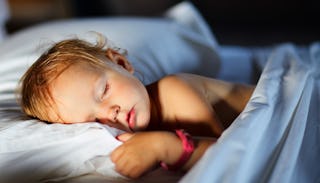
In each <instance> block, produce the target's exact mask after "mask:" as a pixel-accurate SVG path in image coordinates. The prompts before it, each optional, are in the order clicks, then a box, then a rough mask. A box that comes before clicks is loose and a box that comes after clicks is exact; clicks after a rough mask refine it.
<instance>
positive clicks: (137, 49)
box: [0, 2, 220, 84]
mask: <svg viewBox="0 0 320 183" xmlns="http://www.w3.org/2000/svg"><path fill="white" fill-rule="evenodd" d="M90 31H96V32H99V33H102V34H103V35H105V36H106V37H107V39H108V40H111V41H112V42H113V43H114V44H115V45H116V46H118V47H120V48H124V49H126V50H128V58H129V60H130V61H131V62H132V64H133V65H134V67H135V69H136V70H137V71H138V73H139V74H137V76H138V77H139V78H141V79H143V82H144V83H145V84H147V83H150V82H153V81H155V80H157V79H159V78H161V77H163V76H164V75H167V74H172V73H177V72H190V73H196V74H201V75H206V76H211V77H213V76H216V73H217V70H218V69H219V65H220V63H219V58H218V55H217V53H216V51H215V47H216V46H217V44H216V41H215V39H214V36H213V35H212V34H211V32H210V30H209V28H208V26H207V24H206V23H205V21H204V20H203V19H202V17H201V16H200V14H199V13H198V12H197V10H196V9H195V8H194V7H193V6H192V5H191V4H189V3H186V2H185V3H181V4H179V5H177V6H176V7H174V8H172V9H171V10H169V11H168V12H167V14H166V15H165V18H141V17H140V18H138V17H135V18H132V17H131V18H129V17H121V18H119V17H108V18H94V19H92V18H90V19H75V20H63V21H56V22H49V23H45V24H41V25H37V26H34V27H31V28H28V29H26V30H23V31H21V32H19V33H17V34H15V35H13V36H11V37H10V38H9V39H8V40H6V42H5V43H4V44H2V45H1V46H0V50H1V51H0V58H1V57H3V58H7V59H6V61H8V59H15V58H16V57H19V58H22V57H25V59H24V60H25V61H24V62H28V65H31V63H32V62H34V61H35V59H36V58H37V57H38V56H39V55H40V53H42V52H43V51H44V49H39V47H43V46H45V45H47V46H45V47H48V43H52V42H56V41H58V40H62V39H67V38H72V37H75V36H77V37H80V38H84V39H87V40H89V41H94V40H92V38H95V37H94V36H92V34H88V33H89V32H90ZM8 57H9V58H8ZM2 61H3V60H2ZM141 74H142V75H143V78H142V76H141Z"/></svg>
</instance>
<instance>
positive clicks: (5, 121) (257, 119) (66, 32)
mask: <svg viewBox="0 0 320 183" xmlns="http://www.w3.org/2000/svg"><path fill="white" fill-rule="evenodd" d="M91 31H96V32H99V33H102V34H104V35H105V36H107V38H108V40H109V41H110V42H111V43H112V44H115V45H116V46H118V47H120V48H125V49H126V50H127V51H128V58H129V60H130V61H131V62H132V63H133V65H134V67H135V68H136V70H138V72H137V74H136V76H137V77H138V78H139V79H141V80H142V81H143V82H144V83H145V84H148V83H151V82H153V81H155V80H157V79H159V78H161V77H162V76H164V75H167V74H172V73H177V72H189V73H195V74H200V75H205V76H208V77H214V78H219V79H223V80H228V81H234V82H241V83H250V84H257V87H256V89H255V91H254V94H253V96H252V97H251V99H250V101H249V103H248V104H247V106H246V108H245V110H244V111H243V112H242V113H241V114H240V116H239V117H238V118H237V119H236V120H235V121H234V123H233V124H232V125H231V126H230V127H229V128H228V129H227V130H226V131H225V132H224V133H223V135H222V136H221V138H219V140H218V141H217V143H216V144H214V145H212V146H211V147H210V148H209V149H208V150H207V152H206V153H205V155H204V156H203V157H202V158H201V159H200V161H199V162H198V163H197V164H196V165H195V166H194V167H193V168H192V169H191V170H190V171H189V172H187V173H186V174H176V173H173V172H168V171H165V170H162V169H161V168H159V169H156V170H154V171H151V172H150V173H148V174H147V175H145V176H143V177H141V178H139V179H137V180H129V179H126V178H124V177H122V176H121V175H119V174H118V173H117V172H115V171H114V169H113V168H114V165H113V163H112V162H111V161H110V159H109V154H110V152H111V151H112V150H113V149H114V148H115V147H117V146H118V145H120V144H121V142H119V141H117V140H116V139H115V138H114V137H115V136H116V135H117V134H118V133H120V131H119V130H116V129H113V128H110V127H108V126H105V125H102V124H98V123H90V124H74V125H63V124H46V123H43V122H39V121H38V120H35V119H29V118H26V117H25V116H24V115H23V114H22V113H21V111H20V108H19V106H18V104H17V103H16V100H15V88H16V85H17V82H18V80H19V78H20V77H21V75H22V74H23V73H24V72H25V70H26V69H27V68H28V67H29V66H30V65H31V64H32V62H33V61H35V59H36V58H37V57H38V56H39V54H40V53H41V52H43V51H44V50H45V49H46V48H47V47H48V46H49V45H50V44H51V43H52V42H54V41H58V40H61V39H66V38H72V37H80V38H83V39H87V40H89V41H90V40H91V39H92V38H94V36H92V32H91ZM319 68H320V44H319V42H316V41H315V42H314V43H310V45H303V46H296V45H294V44H292V43H285V44H281V45H272V46H268V47H240V46H237V45H220V44H219V43H218V41H217V40H216V38H215V35H214V30H213V31H211V30H210V29H209V27H208V25H207V24H206V22H205V20H204V19H203V18H202V16H201V15H200V13H199V12H198V11H197V9H196V8H195V7H194V6H193V5H192V4H190V3H189V2H182V3H180V4H178V5H176V6H174V7H172V8H171V9H169V10H168V11H167V12H166V13H165V14H164V15H163V17H159V18H141V17H139V18H138V17H104V18H89V19H73V20H63V21H55V22H48V23H45V24H40V25H36V26H33V27H31V28H28V29H25V30H22V31H20V32H18V33H16V34H14V35H11V36H10V37H8V38H7V39H6V40H5V41H4V42H2V43H1V45H0V75H1V77H0V182H5V183H6V182H120V183H121V182H241V183H242V182H319V181H320V168H319V166H318V165H317V163H318V162H320V155H319V154H320V145H319V144H320V116H319V109H320V106H319V104H320V96H319V95H320V90H319V89H320V82H319V77H320V69H319Z"/></svg>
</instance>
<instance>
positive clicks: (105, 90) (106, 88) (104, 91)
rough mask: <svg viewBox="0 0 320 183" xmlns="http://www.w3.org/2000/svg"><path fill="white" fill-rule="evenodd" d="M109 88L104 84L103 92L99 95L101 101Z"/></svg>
mask: <svg viewBox="0 0 320 183" xmlns="http://www.w3.org/2000/svg"><path fill="white" fill-rule="evenodd" d="M109 88H110V86H109V84H106V85H105V87H104V90H103V92H102V94H101V99H103V98H104V96H105V95H106V94H107V92H108V90H109Z"/></svg>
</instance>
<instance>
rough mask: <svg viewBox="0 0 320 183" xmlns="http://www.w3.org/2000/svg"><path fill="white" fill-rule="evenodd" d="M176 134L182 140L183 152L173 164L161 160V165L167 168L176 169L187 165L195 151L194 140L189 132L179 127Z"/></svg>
mask: <svg viewBox="0 0 320 183" xmlns="http://www.w3.org/2000/svg"><path fill="white" fill-rule="evenodd" d="M176 134H177V136H178V137H179V138H180V139H181V141H182V147H183V152H182V154H181V156H180V158H179V159H178V161H177V162H175V163H174V164H173V165H167V164H165V163H164V162H161V166H162V167H163V168H164V169H166V170H171V171H176V170H179V169H181V168H182V167H183V165H185V164H186V163H187V161H188V160H189V159H190V157H191V155H192V153H193V151H194V142H193V140H192V137H191V135H190V134H189V133H187V132H186V131H184V130H183V129H179V130H176Z"/></svg>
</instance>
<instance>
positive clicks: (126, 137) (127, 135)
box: [116, 133, 134, 142]
mask: <svg viewBox="0 0 320 183" xmlns="http://www.w3.org/2000/svg"><path fill="white" fill-rule="evenodd" d="M133 135H134V134H133V133H123V134H120V135H118V136H116V139H117V140H119V141H121V142H125V141H127V140H129V139H131V137H133Z"/></svg>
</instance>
